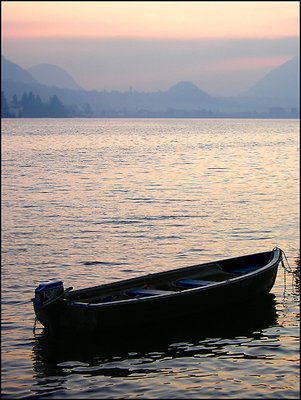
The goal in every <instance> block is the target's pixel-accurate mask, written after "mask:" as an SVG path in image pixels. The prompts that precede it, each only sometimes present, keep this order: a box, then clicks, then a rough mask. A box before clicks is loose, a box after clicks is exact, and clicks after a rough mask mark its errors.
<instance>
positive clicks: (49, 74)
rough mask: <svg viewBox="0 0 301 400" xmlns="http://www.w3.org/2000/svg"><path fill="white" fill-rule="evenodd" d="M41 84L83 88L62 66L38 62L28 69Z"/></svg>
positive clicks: (73, 88)
mask: <svg viewBox="0 0 301 400" xmlns="http://www.w3.org/2000/svg"><path fill="white" fill-rule="evenodd" d="M27 71H28V72H29V73H30V74H31V75H32V76H33V77H34V78H35V79H36V80H37V81H38V82H39V83H40V84H42V85H47V86H56V87H58V88H64V89H72V90H82V88H81V87H80V86H79V85H78V84H77V83H76V82H75V80H74V79H73V78H72V76H71V75H69V74H68V73H67V72H66V71H64V70H63V69H62V68H60V67H58V66H56V65H52V64H38V65H34V66H32V67H30V68H28V70H27Z"/></svg>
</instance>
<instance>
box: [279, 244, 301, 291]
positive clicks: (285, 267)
mask: <svg viewBox="0 0 301 400" xmlns="http://www.w3.org/2000/svg"><path fill="white" fill-rule="evenodd" d="M280 250H281V266H282V268H283V271H284V291H286V274H287V273H288V274H291V277H292V279H291V284H292V290H293V293H295V287H294V278H295V277H296V276H297V275H298V272H297V270H296V271H294V270H293V269H292V267H291V266H290V263H289V262H288V259H287V256H286V254H285V252H284V251H283V250H282V249H280ZM284 261H285V262H286V265H285V264H284Z"/></svg>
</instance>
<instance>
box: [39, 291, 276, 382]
mask: <svg viewBox="0 0 301 400" xmlns="http://www.w3.org/2000/svg"><path fill="white" fill-rule="evenodd" d="M276 325H277V313H276V302H275V296H274V295H273V294H266V295H262V296H261V297H260V298H258V299H257V300H256V301H254V302H252V303H248V304H244V306H241V307H240V308H239V309H238V308H237V307H236V308H235V309H232V310H225V309H223V310H221V311H220V312H217V313H214V315H211V316H208V318H206V320H204V319H201V318H197V317H194V318H186V319H181V320H177V321H168V322H166V323H165V324H164V325H162V324H160V325H156V326H154V325H152V326H147V327H135V329H132V330H131V331H129V330H121V331H118V332H111V333H110V334H102V335H97V336H95V337H91V336H89V337H82V338H77V339H72V338H70V337H61V338H56V339H53V338H51V337H50V336H47V335H46V334H43V333H42V334H40V335H37V336H36V338H35V344H34V347H33V363H34V365H33V368H34V370H35V371H36V372H38V375H37V377H40V378H42V377H46V376H50V375H53V374H55V375H61V376H63V375H64V376H65V375H66V368H64V366H63V365H62V363H66V362H68V366H69V368H68V371H69V373H75V371H73V372H72V362H74V364H75V365H76V366H77V367H78V362H81V363H85V365H86V367H87V368H89V367H90V368H91V367H93V366H99V365H102V368H101V369H98V373H99V374H105V373H108V371H106V369H104V368H103V367H104V366H105V365H106V364H108V363H110V362H112V361H114V360H115V361H116V360H117V359H118V360H119V361H124V360H127V359H130V358H131V357H132V355H133V354H135V358H136V359H137V358H138V359H139V358H143V357H147V356H148V355H149V354H150V353H153V352H156V354H157V356H156V357H157V358H156V359H160V358H165V357H172V358H178V357H186V356H187V354H188V353H187V348H186V350H185V351H184V350H183V351H181V346H177V344H179V343H182V344H183V343H186V344H188V345H189V356H196V355H198V354H202V355H204V353H205V354H206V352H207V353H208V355H209V354H210V355H211V356H212V355H216V354H212V340H213V341H215V342H216V343H218V342H219V341H221V340H223V339H231V341H232V342H233V341H235V338H242V337H243V338H245V339H247V338H251V339H254V338H256V339H257V340H260V338H261V336H262V337H264V336H265V335H264V333H262V330H264V329H266V328H268V327H272V326H276ZM210 338H211V339H212V340H211V342H210V346H206V342H208V340H209V339H210ZM219 346H223V345H222V344H219ZM184 347H185V346H184ZM186 347H187V346H186ZM75 365H74V366H75ZM105 371H106V372H105ZM152 371H153V370H152ZM86 372H88V370H87V371H86ZM94 373H96V371H95V370H94ZM111 373H112V374H113V375H114V371H111ZM109 374H110V372H109Z"/></svg>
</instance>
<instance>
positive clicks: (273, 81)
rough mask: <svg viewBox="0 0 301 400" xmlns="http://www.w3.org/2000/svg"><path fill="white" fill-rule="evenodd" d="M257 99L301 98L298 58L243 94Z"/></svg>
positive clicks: (270, 73) (274, 70) (271, 73)
mask: <svg viewBox="0 0 301 400" xmlns="http://www.w3.org/2000/svg"><path fill="white" fill-rule="evenodd" d="M242 95H243V96H246V97H253V98H254V97H257V98H266V97H270V98H297V97H299V96H300V63H299V57H298V56H296V57H294V58H292V59H291V60H289V61H287V62H285V63H284V64H282V65H280V66H279V67H277V68H275V69H273V70H272V71H270V72H269V73H268V74H267V75H266V76H265V77H263V78H262V79H260V80H259V81H258V82H257V83H256V84H255V85H253V86H252V87H251V88H250V89H248V90H246V91H245V92H244V93H243V94H242Z"/></svg>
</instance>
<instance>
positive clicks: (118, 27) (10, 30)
mask: <svg viewBox="0 0 301 400" xmlns="http://www.w3.org/2000/svg"><path fill="white" fill-rule="evenodd" d="M1 4H2V34H3V35H4V37H5V38H12V37H23V38H24V37H62V36H63V37H122V36H124V37H140V38H182V39H191V38H217V37H218V38H221V37H224V38H246V37H252V38H258V37H276V36H277V37H279V36H285V37H287V36H294V35H298V30H299V21H298V9H299V2H297V1H278V2H277V1H275V2H273V1H271V2H265V1H260V2H256V1H254V2H252V1H251V2H245V1H235V2H227V1H225V2H218V1H217V2H216V1H214V2H212V1H211V2H206V1H197V2H189V1H180V2H169V1H168V2H164V1H157V2H151V1H146V2H143V1H142V2H139V1H138V2H126V1H121V2H118V1H110V2H103V1H99V2H89V1H80V2H63V1H58V2H56V1H55V2H47V1H45V2H44V1H40V2H39V1H38V2H35V1H34V2H26V1H24V2H23V1H22V2H14V1H2V3H1Z"/></svg>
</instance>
